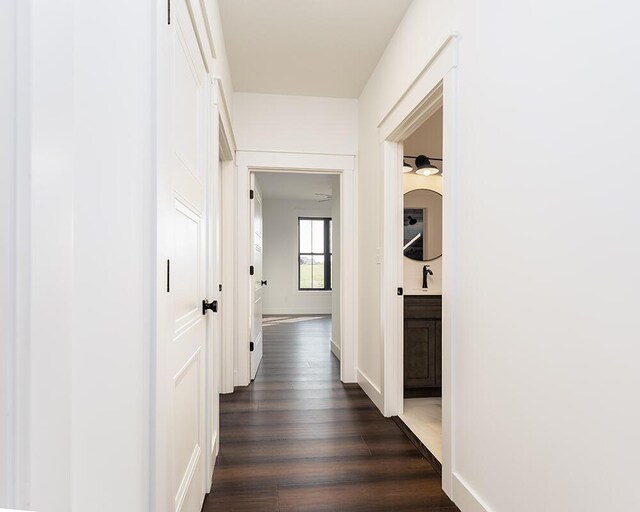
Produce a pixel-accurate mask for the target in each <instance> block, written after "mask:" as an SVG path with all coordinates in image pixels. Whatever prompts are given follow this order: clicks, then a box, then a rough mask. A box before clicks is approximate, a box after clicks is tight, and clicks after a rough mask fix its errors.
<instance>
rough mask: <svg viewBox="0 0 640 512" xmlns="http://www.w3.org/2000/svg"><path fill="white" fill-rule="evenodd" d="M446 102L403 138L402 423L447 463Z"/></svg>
mask: <svg viewBox="0 0 640 512" xmlns="http://www.w3.org/2000/svg"><path fill="white" fill-rule="evenodd" d="M442 130H443V123H442V106H440V107H439V108H436V109H435V110H434V111H433V112H432V113H431V115H430V116H429V117H428V118H427V119H426V120H425V121H424V122H423V123H422V125H420V126H419V127H418V128H417V129H416V130H415V131H414V132H413V133H412V134H411V135H410V136H409V137H408V138H407V139H406V140H404V141H403V144H402V145H403V167H402V192H403V216H402V235H403V246H402V256H403V258H402V260H403V261H402V283H403V292H404V299H403V311H404V314H403V336H402V363H403V365H402V366H403V383H402V384H403V385H402V398H403V403H402V411H401V412H400V414H399V415H398V423H399V424H400V426H401V428H403V429H404V430H405V431H406V432H407V434H408V435H409V436H410V437H411V438H412V439H413V440H414V442H415V443H416V444H417V445H418V448H419V449H421V451H422V452H423V454H424V455H425V456H426V457H427V458H429V459H430V460H431V462H432V464H434V465H435V466H437V467H438V468H441V465H442V261H443V257H442V235H443V233H442V204H443V196H442V154H443V152H442Z"/></svg>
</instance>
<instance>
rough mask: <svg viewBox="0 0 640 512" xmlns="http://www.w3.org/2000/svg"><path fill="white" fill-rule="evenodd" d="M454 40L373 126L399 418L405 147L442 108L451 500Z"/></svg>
mask: <svg viewBox="0 0 640 512" xmlns="http://www.w3.org/2000/svg"><path fill="white" fill-rule="evenodd" d="M457 40H458V38H457V36H456V34H451V35H449V36H448V37H447V38H446V39H445V40H444V41H443V43H442V44H441V45H440V47H439V48H438V50H437V51H436V52H435V53H434V55H433V57H431V58H430V59H429V60H428V61H427V62H426V64H425V66H424V68H423V69H422V71H421V72H420V73H419V74H418V75H417V78H416V79H415V81H414V82H413V83H412V84H410V86H409V87H408V88H407V89H406V90H405V91H404V93H403V94H402V95H401V96H400V97H399V99H398V101H397V102H396V103H395V104H394V105H393V107H392V108H391V109H390V110H389V112H388V113H387V114H386V115H385V116H384V117H383V118H382V120H381V121H380V123H379V124H378V133H379V143H380V144H381V145H382V147H383V166H384V167H383V169H384V199H383V207H384V212H385V215H384V225H383V230H384V239H383V244H384V246H383V247H384V249H383V250H384V255H385V257H384V259H383V265H382V286H383V293H382V302H381V308H382V309H381V313H383V314H381V317H382V319H383V339H384V349H383V350H384V397H383V399H384V407H383V412H384V415H385V416H397V415H399V414H402V411H403V402H404V389H403V377H404V375H403V373H404V368H403V352H404V349H403V332H404V328H403V326H404V322H403V311H404V307H403V301H404V297H402V296H398V294H397V288H398V287H403V255H402V251H401V250H399V249H398V248H401V247H402V240H403V238H402V218H403V206H402V205H403V201H402V198H403V187H402V185H403V184H402V172H400V169H401V167H402V161H403V141H404V140H406V139H407V138H408V137H409V136H410V135H411V134H412V133H413V132H414V131H415V130H416V129H417V128H419V127H420V126H421V125H422V123H424V121H426V119H428V118H429V117H430V116H431V115H432V114H433V112H434V111H435V110H437V109H438V108H440V107H443V168H444V171H445V172H444V174H443V220H442V221H443V240H442V243H443V256H442V258H443V265H442V267H443V273H442V292H443V294H442V488H443V490H444V491H445V492H446V493H447V494H448V495H449V496H453V480H454V478H453V455H454V453H453V422H454V417H453V414H452V401H453V391H454V390H453V382H454V379H453V376H454V360H453V356H454V351H455V332H454V329H453V319H454V315H455V310H454V305H455V296H456V279H455V270H454V269H455V262H456V259H457V243H456V236H457V229H456V226H457V223H456V212H457V208H458V207H457V204H458V197H457V190H458V183H459V182H460V179H461V177H460V173H459V166H458V159H457V143H456V139H457V135H456V134H457V129H458V127H457V119H456V107H457V79H456V76H457Z"/></svg>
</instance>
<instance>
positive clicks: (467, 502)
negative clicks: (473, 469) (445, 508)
mask: <svg viewBox="0 0 640 512" xmlns="http://www.w3.org/2000/svg"><path fill="white" fill-rule="evenodd" d="M453 501H454V502H455V504H456V505H457V507H458V508H459V509H460V510H462V512H492V510H491V509H490V508H489V507H488V506H487V504H486V503H482V501H481V500H480V498H478V496H477V495H476V493H475V492H473V491H472V490H471V488H470V487H469V485H468V484H467V483H466V482H465V481H464V480H463V479H462V478H461V477H460V476H458V475H456V474H455V473H454V474H453Z"/></svg>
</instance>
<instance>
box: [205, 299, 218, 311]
mask: <svg viewBox="0 0 640 512" xmlns="http://www.w3.org/2000/svg"><path fill="white" fill-rule="evenodd" d="M207 309H210V310H211V311H213V312H214V313H217V312H218V301H217V300H214V301H211V302H207V299H204V300H203V301H202V314H203V315H206V314H207Z"/></svg>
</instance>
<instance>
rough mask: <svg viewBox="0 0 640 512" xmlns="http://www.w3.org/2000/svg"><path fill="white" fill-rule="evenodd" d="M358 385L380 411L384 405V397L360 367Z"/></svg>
mask: <svg viewBox="0 0 640 512" xmlns="http://www.w3.org/2000/svg"><path fill="white" fill-rule="evenodd" d="M358 385H359V386H360V387H361V388H362V390H363V391H364V392H365V393H366V394H367V396H368V397H369V398H370V399H371V401H372V402H373V403H374V404H375V405H376V407H377V408H378V409H380V410H381V411H382V410H383V407H384V397H383V396H382V391H381V390H380V388H379V387H378V386H376V385H375V384H374V383H373V381H372V380H371V379H370V378H369V377H367V376H366V375H365V374H364V373H363V372H362V370H360V369H358Z"/></svg>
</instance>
